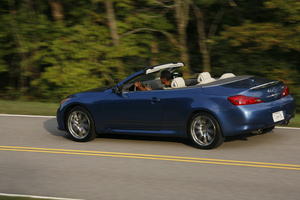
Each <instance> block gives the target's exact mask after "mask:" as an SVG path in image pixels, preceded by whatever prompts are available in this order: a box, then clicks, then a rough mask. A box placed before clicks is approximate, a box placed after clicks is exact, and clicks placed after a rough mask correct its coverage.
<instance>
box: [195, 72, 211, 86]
mask: <svg viewBox="0 0 300 200" xmlns="http://www.w3.org/2000/svg"><path fill="white" fill-rule="evenodd" d="M197 80H198V83H199V84H204V83H210V82H213V81H215V80H216V79H214V78H212V77H211V76H210V73H209V72H202V73H201V74H199V76H198V79H197Z"/></svg>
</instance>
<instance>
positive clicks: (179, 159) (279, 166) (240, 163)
mask: <svg viewBox="0 0 300 200" xmlns="http://www.w3.org/2000/svg"><path fill="white" fill-rule="evenodd" d="M0 150H1V151H21V152H36V153H56V154H68V155H88V156H106V157H119V158H137V159H148V160H163V161H177V162H190V163H206V164H218V165H232V166H247V167H261V168H273V169H289V170H300V165H293V164H281V163H265V162H251V161H238V160H223V159H210V158H195V157H180V156H165V155H151V154H135V153H120V152H106V151H85V150H71V149H51V148H36V147H16V146H0Z"/></svg>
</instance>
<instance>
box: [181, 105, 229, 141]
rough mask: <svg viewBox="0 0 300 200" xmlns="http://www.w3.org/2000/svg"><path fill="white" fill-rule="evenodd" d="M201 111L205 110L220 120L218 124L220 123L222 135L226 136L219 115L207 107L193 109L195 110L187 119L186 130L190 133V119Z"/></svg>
mask: <svg viewBox="0 0 300 200" xmlns="http://www.w3.org/2000/svg"><path fill="white" fill-rule="evenodd" d="M199 112H205V113H208V114H210V115H212V116H213V117H214V118H215V119H216V120H217V122H218V124H219V127H220V131H221V134H222V136H223V137H224V135H223V130H222V124H221V123H220V120H219V118H218V117H217V115H216V114H215V113H214V112H212V111H211V110H208V109H205V108H198V109H195V110H193V111H192V112H191V113H190V114H189V116H188V118H187V120H186V131H187V133H188V131H189V124H190V120H191V119H192V117H193V116H194V115H196V114H197V113H199Z"/></svg>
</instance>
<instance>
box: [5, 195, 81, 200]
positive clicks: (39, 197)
mask: <svg viewBox="0 0 300 200" xmlns="http://www.w3.org/2000/svg"><path fill="white" fill-rule="evenodd" d="M0 196H9V197H29V198H35V199H55V200H83V199H70V198H59V197H45V196H35V195H22V194H6V193H0Z"/></svg>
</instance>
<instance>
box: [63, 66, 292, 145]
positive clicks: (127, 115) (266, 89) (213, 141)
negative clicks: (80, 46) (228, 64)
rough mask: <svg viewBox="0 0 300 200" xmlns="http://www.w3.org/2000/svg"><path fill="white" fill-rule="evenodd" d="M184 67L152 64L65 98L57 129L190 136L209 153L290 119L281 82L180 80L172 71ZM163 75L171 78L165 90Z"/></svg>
mask: <svg viewBox="0 0 300 200" xmlns="http://www.w3.org/2000/svg"><path fill="white" fill-rule="evenodd" d="M183 66H184V63H181V62H175V63H167V64H162V65H156V66H152V67H149V68H146V69H144V70H141V71H139V72H137V73H135V74H133V75H131V76H129V77H128V78H126V79H124V80H123V81H121V82H120V83H118V84H117V85H115V86H112V87H106V88H98V89H93V90H89V91H85V92H82V93H77V94H72V95H70V96H68V97H67V98H66V99H64V100H63V101H62V102H61V106H60V107H59V109H58V111H57V122H58V129H60V130H63V131H68V133H69V134H70V135H71V136H72V138H73V139H74V140H75V141H83V142H84V141H89V140H92V139H94V138H95V137H96V136H97V134H100V133H125V134H126V133H127V134H146V135H161V136H176V137H185V138H190V139H191V141H192V142H193V143H194V144H195V145H196V146H197V147H198V148H201V149H211V148H215V147H218V146H219V145H221V144H222V142H223V141H224V138H225V137H227V136H233V135H237V134H243V133H249V132H258V133H262V132H267V131H270V130H272V129H273V128H274V126H275V125H278V124H287V123H288V122H289V121H290V120H291V119H292V118H293V117H294V116H295V110H296V106H295V101H294V99H293V97H292V96H291V95H290V93H289V90H288V87H287V86H286V85H285V84H284V83H283V82H281V81H276V80H270V79H266V78H259V77H256V76H235V75H234V74H232V73H226V74H223V75H222V76H221V77H219V78H212V77H211V76H210V74H209V73H208V72H203V73H201V74H199V76H198V78H195V79H183V78H182V77H181V76H180V72H177V69H178V68H180V67H183ZM163 71H168V73H170V74H171V75H172V76H173V77H172V80H171V85H170V86H169V87H165V85H164V84H163V79H161V75H162V72H163ZM135 83H139V84H140V85H139V86H138V87H137V86H136V85H137V84H135ZM141 87H142V88H144V89H145V88H148V90H145V91H141V90H140V89H141Z"/></svg>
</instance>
